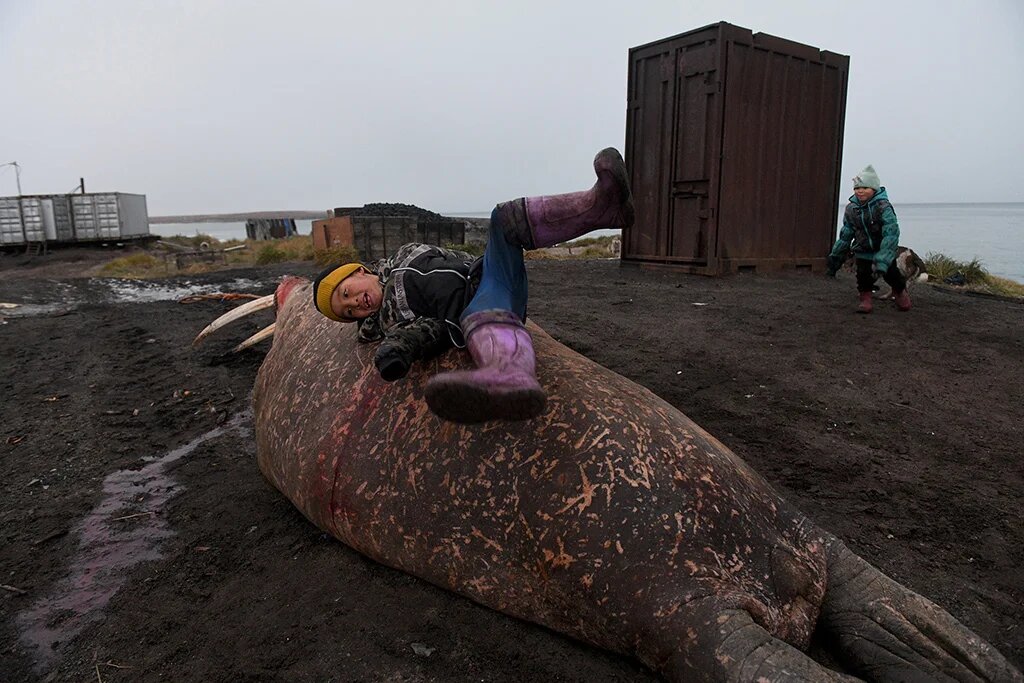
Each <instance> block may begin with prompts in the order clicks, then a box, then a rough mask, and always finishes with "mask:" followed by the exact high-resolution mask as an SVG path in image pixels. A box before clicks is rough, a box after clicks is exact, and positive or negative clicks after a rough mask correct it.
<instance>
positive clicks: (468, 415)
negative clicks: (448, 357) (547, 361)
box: [426, 311, 547, 424]
mask: <svg viewBox="0 0 1024 683" xmlns="http://www.w3.org/2000/svg"><path fill="white" fill-rule="evenodd" d="M462 329H463V332H464V334H465V337H466V348H467V349H469V354H470V355H471V356H472V357H473V361H474V362H475V363H476V366H477V369H476V370H456V371H454V372H445V373H442V374H440V375H436V376H434V377H431V378H430V381H428V382H427V387H426V398H427V405H428V406H430V409H431V410H432V411H433V412H434V414H435V415H437V416H438V417H440V418H441V419H444V420H451V421H452V422H462V423H468V424H472V423H476V422H487V421H489V420H528V419H530V418H533V417H536V416H537V415H539V414H540V413H541V412H542V411H543V410H544V406H545V405H546V404H547V397H546V396H545V395H544V390H543V389H541V387H540V384H539V383H538V382H537V377H536V360H535V358H534V355H533V342H532V340H531V339H530V333H529V332H527V331H526V328H525V327H523V324H522V323H521V322H519V320H518V318H516V317H515V315H514V314H512V313H509V312H508V311H480V312H479V313H474V314H472V315H470V316H468V317H467V318H465V319H464V320H463V321H462Z"/></svg>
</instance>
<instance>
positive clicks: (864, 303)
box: [857, 292, 872, 313]
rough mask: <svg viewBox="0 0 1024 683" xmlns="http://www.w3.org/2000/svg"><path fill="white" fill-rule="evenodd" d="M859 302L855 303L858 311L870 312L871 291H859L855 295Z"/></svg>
mask: <svg viewBox="0 0 1024 683" xmlns="http://www.w3.org/2000/svg"><path fill="white" fill-rule="evenodd" d="M857 296H858V298H859V299H860V303H858V304H857V312H858V313H870V312H871V309H872V304H871V292H861V293H860V294H858V295H857Z"/></svg>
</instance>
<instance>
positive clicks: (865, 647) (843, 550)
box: [818, 541, 1024, 683]
mask: <svg viewBox="0 0 1024 683" xmlns="http://www.w3.org/2000/svg"><path fill="white" fill-rule="evenodd" d="M828 576H829V581H828V589H827V591H826V593H825V601H824V604H823V605H822V610H821V617H820V620H819V622H818V627H819V629H821V630H823V631H825V632H826V633H828V634H829V635H830V636H832V637H833V638H834V639H835V640H836V642H837V644H838V653H837V654H838V655H839V656H840V657H841V658H843V660H844V663H845V664H847V665H848V666H849V667H850V668H851V669H852V670H854V671H857V672H864V673H866V672H870V679H871V680H876V681H1000V682H1007V683H1010V682H1017V683H1021V682H1024V675H1021V672H1020V671H1017V669H1016V668H1014V667H1013V666H1012V665H1011V664H1010V663H1009V662H1007V661H1006V659H1005V658H1004V657H1003V656H1002V655H1001V654H999V652H998V651H996V649H995V648H993V647H992V646H991V645H989V644H988V643H986V642H985V641H984V640H982V639H981V638H980V637H978V636H977V635H975V634H974V633H972V632H971V631H970V630H968V629H967V628H966V627H965V626H963V624H961V623H960V622H958V621H957V620H956V619H955V618H953V616H952V615H950V614H949V613H948V612H946V611H945V610H943V609H942V608H940V607H938V606H937V605H935V604H934V603H932V602H930V601H929V600H927V599H926V598H923V597H921V596H920V595H918V594H917V593H914V592H913V591H911V590H909V589H908V588H906V587H904V586H902V585H900V584H899V583H897V582H896V581H894V580H892V579H891V578H889V577H888V576H886V575H885V574H883V573H882V572H880V571H879V570H878V569H876V568H874V567H872V566H871V565H870V564H868V563H867V562H865V561H864V560H863V559H861V558H860V557H858V556H857V555H856V554H854V553H853V551H851V550H850V549H849V548H847V547H846V546H845V545H843V544H842V543H841V542H839V541H834V543H833V545H832V546H831V547H830V548H829V552H828Z"/></svg>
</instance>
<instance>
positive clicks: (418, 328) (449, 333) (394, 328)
mask: <svg viewBox="0 0 1024 683" xmlns="http://www.w3.org/2000/svg"><path fill="white" fill-rule="evenodd" d="M367 267H368V268H369V269H370V270H372V271H373V272H374V273H376V274H377V276H378V277H379V278H380V281H381V286H382V287H383V291H384V296H383V300H382V302H381V307H380V310H379V311H377V312H376V313H374V314H373V315H370V316H369V317H367V318H364V319H362V320H361V321H359V341H361V342H371V341H383V342H384V343H383V344H382V345H381V346H382V347H386V349H387V351H388V352H390V353H393V354H397V355H399V356H400V357H401V358H402V359H403V360H404V361H405V362H406V364H407V365H408V364H411V363H412V362H413V361H416V360H420V359H424V358H430V357H432V356H435V355H437V354H439V353H441V352H442V351H445V350H447V349H449V348H451V347H452V346H453V345H454V346H459V347H462V346H464V345H465V340H464V339H463V337H462V328H461V327H460V326H459V316H461V315H462V311H463V310H464V309H465V308H466V306H467V305H468V304H469V302H470V300H471V299H472V298H473V295H474V294H475V293H476V290H477V287H479V285H480V275H481V273H482V270H483V269H482V259H481V258H479V257H474V256H470V255H469V254H466V253H465V252H461V251H454V250H451V249H444V248H442V247H437V246H434V245H431V244H416V243H411V244H406V245H403V246H402V247H400V248H399V249H398V251H397V252H395V255H394V256H392V257H391V258H387V259H381V260H380V261H377V262H376V263H373V264H368V265H367ZM384 350H385V349H384V348H382V349H381V351H384ZM378 356H379V354H378ZM378 367H380V365H379V364H378ZM403 374H404V373H403Z"/></svg>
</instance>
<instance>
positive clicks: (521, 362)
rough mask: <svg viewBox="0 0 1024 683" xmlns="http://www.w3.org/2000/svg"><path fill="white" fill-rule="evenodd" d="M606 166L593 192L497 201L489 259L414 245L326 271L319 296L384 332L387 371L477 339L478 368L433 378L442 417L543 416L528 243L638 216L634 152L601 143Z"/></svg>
mask: <svg viewBox="0 0 1024 683" xmlns="http://www.w3.org/2000/svg"><path fill="white" fill-rule="evenodd" d="M594 171H595V172H596V173H597V182H596V183H595V184H594V186H593V187H591V188H590V189H589V190H583V191H580V192H571V193H568V194H559V195H546V196H540V197H524V198H519V199H514V200H511V201H507V202H502V203H500V204H498V205H497V206H495V207H494V210H493V211H492V212H491V227H490V233H489V236H488V241H487V249H486V251H485V252H484V255H483V257H480V258H473V257H471V256H469V255H468V254H464V253H462V252H458V251H452V250H450V249H443V248H441V247H437V246H432V245H427V244H406V245H404V246H402V247H401V248H399V250H398V251H397V252H396V253H395V255H394V256H392V257H391V258H388V259H382V260H380V261H378V262H376V263H375V264H373V265H369V264H362V263H348V264H345V265H340V266H332V267H330V268H327V269H326V270H324V271H323V272H322V273H320V275H319V276H318V277H317V279H316V281H315V282H314V283H313V303H314V306H315V307H316V309H317V310H318V311H320V313H322V314H323V315H325V316H327V317H328V318H330V319H331V320H335V321H338V322H342V323H353V322H354V323H356V324H357V325H358V326H359V340H360V341H363V342H371V341H380V342H381V343H380V346H379V348H378V349H377V352H376V354H375V356H374V364H375V365H376V367H377V370H378V371H379V372H380V375H381V377H382V378H383V379H385V380H387V381H394V380H397V379H400V378H402V377H404V376H405V375H406V373H408V371H409V368H410V366H411V365H412V363H413V362H415V361H417V360H420V359H426V358H430V357H432V356H434V355H437V354H438V353H441V352H442V351H444V350H446V349H448V348H450V347H451V346H458V347H460V348H461V347H465V348H467V349H468V350H469V353H470V356H472V358H473V362H474V363H475V364H476V369H475V370H459V371H454V372H446V373H442V374H440V375H437V376H435V377H432V378H431V379H430V380H429V381H428V382H427V386H426V398H427V404H428V405H429V406H430V409H431V410H432V411H433V412H434V413H435V414H437V415H438V416H439V417H441V418H444V419H447V420H451V421H454V422H463V423H476V422H486V421H489V420H526V419H530V418H533V417H536V416H537V415H539V414H540V413H541V411H543V410H544V406H545V404H546V400H547V399H546V397H545V393H544V390H543V389H542V388H541V386H540V384H539V383H538V381H537V377H536V360H535V358H534V353H533V343H532V341H531V339H530V334H529V332H527V331H526V328H525V326H524V323H525V320H526V304H527V277H526V266H525V264H524V262H523V250H524V249H539V248H543V247H550V246H552V245H555V244H559V243H561V242H565V241H568V240H571V239H574V238H576V237H579V236H581V235H584V234H586V233H588V232H590V231H592V230H597V229H602V228H613V229H614V228H617V229H622V228H627V227H630V226H632V224H633V201H632V196H631V194H630V190H629V181H628V179H627V174H626V166H625V164H624V162H623V160H622V156H621V155H620V154H619V152H618V151H617V150H615V149H613V148H610V147H609V148H607V149H604V150H601V151H600V152H598V154H597V156H596V157H594Z"/></svg>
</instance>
